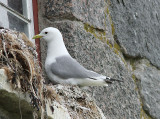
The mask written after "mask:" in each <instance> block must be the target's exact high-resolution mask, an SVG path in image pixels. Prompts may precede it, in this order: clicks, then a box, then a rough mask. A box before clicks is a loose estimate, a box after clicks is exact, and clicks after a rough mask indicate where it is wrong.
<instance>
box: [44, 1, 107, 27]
mask: <svg viewBox="0 0 160 119" xmlns="http://www.w3.org/2000/svg"><path fill="white" fill-rule="evenodd" d="M105 5H106V3H105V1H104V0H85V1H84V0H47V1H46V4H45V7H46V9H45V16H46V17H47V18H48V19H49V20H51V21H55V20H60V19H70V20H75V19H77V20H80V21H82V22H86V23H88V24H90V25H93V26H95V27H97V28H99V29H105V22H106V21H105Z"/></svg>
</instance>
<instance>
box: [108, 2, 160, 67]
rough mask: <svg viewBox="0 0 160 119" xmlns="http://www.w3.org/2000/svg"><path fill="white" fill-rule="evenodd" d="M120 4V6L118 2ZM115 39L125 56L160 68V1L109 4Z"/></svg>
mask: <svg viewBox="0 0 160 119" xmlns="http://www.w3.org/2000/svg"><path fill="white" fill-rule="evenodd" d="M118 1H119V2H118ZM110 2H111V4H110V13H111V17H112V20H113V22H114V28H115V34H114V35H115V37H116V40H117V41H118V42H119V44H120V45H121V46H122V47H125V49H126V50H125V51H124V54H125V55H127V56H131V57H145V58H147V59H148V60H149V61H150V62H151V63H152V64H153V65H155V66H156V67H159V68H160V48H159V46H160V42H159V38H160V24H159V22H160V17H159V14H160V9H159V6H160V1H159V0H150V1H146V0H127V1H125V0H122V1H121V0H110Z"/></svg>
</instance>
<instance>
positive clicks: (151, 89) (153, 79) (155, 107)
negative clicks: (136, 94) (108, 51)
mask: <svg viewBox="0 0 160 119" xmlns="http://www.w3.org/2000/svg"><path fill="white" fill-rule="evenodd" d="M135 66H136V69H135V71H134V74H135V76H136V78H137V79H138V81H137V84H138V87H139V89H140V94H141V98H142V103H143V109H144V110H145V111H146V112H148V113H149V115H151V116H152V117H153V118H154V119H160V88H159V87H160V71H159V70H158V69H157V68H155V67H153V66H151V65H150V64H149V62H148V61H146V60H140V61H139V62H137V63H136V65H135Z"/></svg>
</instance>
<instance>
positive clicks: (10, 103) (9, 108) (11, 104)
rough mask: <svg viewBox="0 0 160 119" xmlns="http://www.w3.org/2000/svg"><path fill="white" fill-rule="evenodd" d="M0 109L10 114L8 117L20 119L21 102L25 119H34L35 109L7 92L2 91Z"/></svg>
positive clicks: (0, 92)
mask: <svg viewBox="0 0 160 119" xmlns="http://www.w3.org/2000/svg"><path fill="white" fill-rule="evenodd" d="M0 95H1V96H0V105H1V106H0V107H1V108H2V109H3V110H5V111H6V112H7V113H8V116H9V117H10V118H12V119H18V118H19V117H20V114H19V110H20V109H19V101H20V107H21V111H22V116H23V119H33V115H32V112H33V108H32V107H31V105H30V104H29V103H28V102H27V101H25V100H20V99H19V97H17V95H16V94H14V93H9V92H7V91H5V90H0Z"/></svg>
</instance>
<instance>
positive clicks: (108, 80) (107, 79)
mask: <svg viewBox="0 0 160 119" xmlns="http://www.w3.org/2000/svg"><path fill="white" fill-rule="evenodd" d="M113 81H117V82H123V80H118V79H114V78H110V77H106V80H105V82H106V83H112V82H113Z"/></svg>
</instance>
